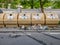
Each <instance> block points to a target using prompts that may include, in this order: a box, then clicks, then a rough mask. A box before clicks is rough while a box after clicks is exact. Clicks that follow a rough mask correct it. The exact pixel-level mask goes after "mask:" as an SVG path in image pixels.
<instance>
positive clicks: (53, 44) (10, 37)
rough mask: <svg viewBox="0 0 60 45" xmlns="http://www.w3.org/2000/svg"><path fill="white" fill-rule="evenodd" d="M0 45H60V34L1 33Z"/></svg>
mask: <svg viewBox="0 0 60 45" xmlns="http://www.w3.org/2000/svg"><path fill="white" fill-rule="evenodd" d="M0 45H60V33H59V32H57V33H56V32H54V33H53V32H40V33H39V32H21V33H0Z"/></svg>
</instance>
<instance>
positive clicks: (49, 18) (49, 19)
mask: <svg viewBox="0 0 60 45" xmlns="http://www.w3.org/2000/svg"><path fill="white" fill-rule="evenodd" d="M58 23H59V17H58V15H57V14H56V13H46V25H53V26H54V25H57V24H58Z"/></svg>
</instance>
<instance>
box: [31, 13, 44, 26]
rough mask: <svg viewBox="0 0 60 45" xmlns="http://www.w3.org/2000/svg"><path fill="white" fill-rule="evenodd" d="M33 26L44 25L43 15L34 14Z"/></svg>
mask: <svg viewBox="0 0 60 45" xmlns="http://www.w3.org/2000/svg"><path fill="white" fill-rule="evenodd" d="M32 24H42V25H43V24H44V15H43V13H32Z"/></svg>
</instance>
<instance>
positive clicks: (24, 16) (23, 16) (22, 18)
mask: <svg viewBox="0 0 60 45" xmlns="http://www.w3.org/2000/svg"><path fill="white" fill-rule="evenodd" d="M30 24H31V13H20V14H19V15H18V25H19V26H22V25H24V26H29V25H30Z"/></svg>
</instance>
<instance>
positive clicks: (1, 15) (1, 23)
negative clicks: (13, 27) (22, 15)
mask: <svg viewBox="0 0 60 45" xmlns="http://www.w3.org/2000/svg"><path fill="white" fill-rule="evenodd" d="M4 15H5V14H4V13H0V27H4V22H3V18H4Z"/></svg>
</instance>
